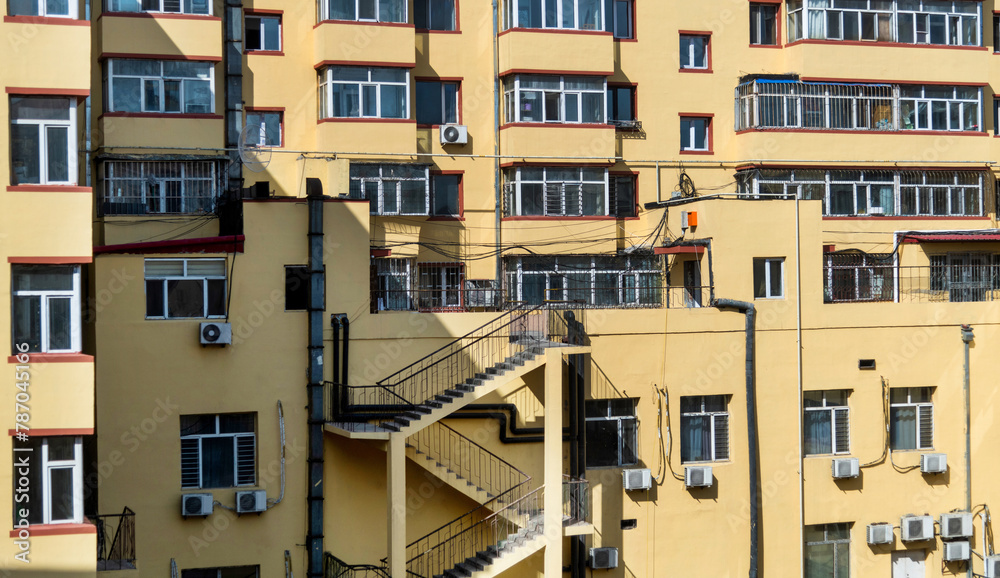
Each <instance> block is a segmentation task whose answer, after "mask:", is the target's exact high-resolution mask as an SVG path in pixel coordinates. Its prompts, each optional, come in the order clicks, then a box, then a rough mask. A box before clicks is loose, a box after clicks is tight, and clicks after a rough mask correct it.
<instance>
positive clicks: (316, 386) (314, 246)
mask: <svg viewBox="0 0 1000 578" xmlns="http://www.w3.org/2000/svg"><path fill="white" fill-rule="evenodd" d="M230 1H231V0H230ZM306 196H307V198H308V205H309V265H308V272H309V329H308V333H309V348H308V349H309V361H308V364H309V366H308V374H309V385H308V393H309V406H308V409H309V422H308V423H309V458H308V462H309V488H308V496H307V497H306V503H307V504H308V509H307V513H308V533H307V534H306V552H307V556H308V568H307V576H309V578H323V421H324V416H323V310H324V303H325V301H326V299H325V296H324V295H323V290H324V287H325V285H326V283H325V282H324V281H325V280H324V276H325V273H324V269H323V202H324V197H323V183H322V182H321V181H320V180H319V179H312V178H310V179H306Z"/></svg>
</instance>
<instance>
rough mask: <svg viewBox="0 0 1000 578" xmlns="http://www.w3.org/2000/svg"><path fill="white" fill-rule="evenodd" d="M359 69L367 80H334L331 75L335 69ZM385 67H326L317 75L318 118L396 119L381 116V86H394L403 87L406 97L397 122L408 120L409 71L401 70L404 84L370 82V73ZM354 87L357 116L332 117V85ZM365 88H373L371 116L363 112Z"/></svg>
mask: <svg viewBox="0 0 1000 578" xmlns="http://www.w3.org/2000/svg"><path fill="white" fill-rule="evenodd" d="M340 68H344V69H348V68H349V69H356V70H357V69H360V70H367V71H368V80H334V78H333V73H334V70H336V69H340ZM385 68H387V67H363V66H327V67H326V68H323V69H322V70H321V71H320V75H319V104H320V118H392V119H396V118H397V117H383V116H382V90H381V87H382V86H396V87H403V88H404V92H403V93H404V94H405V95H406V103H405V110H404V111H403V114H402V116H400V117H398V120H406V119H409V118H410V116H411V114H410V109H411V108H412V103H411V102H410V98H411V97H410V83H411V82H412V79H411V75H410V71H409V69H403V70H404V72H405V81H404V82H390V81H384V80H378V81H376V80H372V72H373V71H375V70H381V69H385ZM389 69H390V70H399V69H398V68H391V67H389ZM335 84H340V85H354V86H358V99H359V100H358V103H359V106H358V115H357V116H334V115H333V85H335ZM365 88H374V89H375V95H376V97H375V98H376V101H375V102H376V103H375V107H376V109H375V114H374V115H371V114H368V115H366V114H365V110H364V90H365Z"/></svg>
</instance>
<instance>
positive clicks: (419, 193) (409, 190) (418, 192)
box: [399, 181, 427, 215]
mask: <svg viewBox="0 0 1000 578" xmlns="http://www.w3.org/2000/svg"><path fill="white" fill-rule="evenodd" d="M426 185H427V182H426V181H400V188H401V190H400V195H401V206H400V211H399V212H400V213H404V214H409V215H414V214H416V215H426V214H427V186H426Z"/></svg>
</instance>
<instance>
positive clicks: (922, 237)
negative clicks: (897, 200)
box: [903, 231, 1000, 243]
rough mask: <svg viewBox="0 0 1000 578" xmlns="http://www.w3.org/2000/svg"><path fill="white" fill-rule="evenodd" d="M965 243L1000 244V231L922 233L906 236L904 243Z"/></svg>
mask: <svg viewBox="0 0 1000 578" xmlns="http://www.w3.org/2000/svg"><path fill="white" fill-rule="evenodd" d="M964 241H979V242H994V243H995V242H1000V231H998V232H996V233H972V234H968V235H963V234H958V233H941V234H935V233H921V234H918V235H905V236H904V237H903V242H904V243H955V242H964Z"/></svg>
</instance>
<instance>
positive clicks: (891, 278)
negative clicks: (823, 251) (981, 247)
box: [823, 255, 1000, 303]
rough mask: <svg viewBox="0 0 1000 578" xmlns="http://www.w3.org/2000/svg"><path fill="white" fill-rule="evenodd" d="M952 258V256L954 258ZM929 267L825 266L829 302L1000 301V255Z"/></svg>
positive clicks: (935, 261) (936, 259)
mask: <svg viewBox="0 0 1000 578" xmlns="http://www.w3.org/2000/svg"><path fill="white" fill-rule="evenodd" d="M948 257H951V256H950V255H949V256H948ZM931 261H932V264H931V265H929V266H913V267H894V266H893V265H892V264H891V262H890V263H889V264H887V265H877V264H873V263H871V262H868V263H862V262H857V263H855V264H854V265H847V264H845V265H836V266H829V265H827V266H826V267H824V269H823V273H824V301H825V302H826V303H863V302H896V303H977V302H988V301H1000V255H982V256H968V255H965V256H961V257H959V258H958V259H948V258H946V257H945V256H932V259H931Z"/></svg>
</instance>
